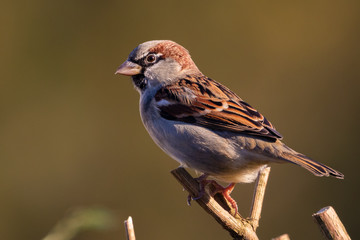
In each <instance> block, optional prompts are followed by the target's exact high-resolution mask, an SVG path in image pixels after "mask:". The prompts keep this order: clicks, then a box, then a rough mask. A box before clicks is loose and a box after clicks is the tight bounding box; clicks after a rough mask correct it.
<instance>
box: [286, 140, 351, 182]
mask: <svg viewBox="0 0 360 240" xmlns="http://www.w3.org/2000/svg"><path fill="white" fill-rule="evenodd" d="M287 148H288V147H287ZM288 149H289V151H286V152H284V153H283V155H282V158H283V159H284V160H286V161H288V162H291V163H293V164H296V165H299V166H301V167H303V168H305V169H307V170H308V171H310V172H312V173H313V174H314V175H315V176H319V177H322V176H326V177H328V176H332V177H336V178H339V179H344V174H342V173H341V172H339V171H337V170H335V169H332V168H331V167H328V166H326V165H325V164H322V163H319V162H317V161H314V160H312V159H311V158H308V157H307V156H305V155H304V154H301V153H298V152H296V151H294V150H292V149H290V148H288Z"/></svg>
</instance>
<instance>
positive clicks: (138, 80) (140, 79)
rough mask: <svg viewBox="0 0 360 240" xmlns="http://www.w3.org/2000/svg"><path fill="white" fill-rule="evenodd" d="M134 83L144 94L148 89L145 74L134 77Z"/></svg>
mask: <svg viewBox="0 0 360 240" xmlns="http://www.w3.org/2000/svg"><path fill="white" fill-rule="evenodd" d="M132 80H133V83H134V85H135V87H136V88H138V89H139V90H140V91H141V92H143V91H144V90H145V89H146V87H147V80H146V78H145V76H144V74H138V75H134V76H132Z"/></svg>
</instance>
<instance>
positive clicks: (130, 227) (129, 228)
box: [124, 217, 136, 240]
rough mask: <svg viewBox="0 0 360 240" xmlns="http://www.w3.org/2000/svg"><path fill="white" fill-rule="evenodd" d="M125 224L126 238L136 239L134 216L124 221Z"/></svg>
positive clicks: (128, 239)
mask: <svg viewBox="0 0 360 240" xmlns="http://www.w3.org/2000/svg"><path fill="white" fill-rule="evenodd" d="M124 224H125V233H126V239H127V240H135V239H136V238H135V230H134V224H133V221H132V217H128V219H127V220H125V222H124Z"/></svg>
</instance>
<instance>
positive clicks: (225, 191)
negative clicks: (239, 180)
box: [212, 181, 238, 215]
mask: <svg viewBox="0 0 360 240" xmlns="http://www.w3.org/2000/svg"><path fill="white" fill-rule="evenodd" d="M212 184H213V185H214V187H215V191H213V192H212V194H213V196H214V195H215V194H217V193H222V195H223V196H224V198H225V199H226V200H227V201H228V202H229V203H230V205H231V207H232V208H233V209H235V215H236V213H237V212H238V206H237V204H236V201H235V200H234V199H233V198H232V197H231V196H230V193H231V192H232V191H233V190H234V188H235V183H230V184H229V185H228V186H227V187H223V186H221V185H220V184H218V183H217V182H215V181H214V182H213V183H212Z"/></svg>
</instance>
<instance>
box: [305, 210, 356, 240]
mask: <svg viewBox="0 0 360 240" xmlns="http://www.w3.org/2000/svg"><path fill="white" fill-rule="evenodd" d="M312 216H313V218H314V219H315V221H316V223H317V224H318V225H319V226H320V229H321V231H322V233H323V234H324V236H325V237H326V239H329V240H340V239H341V240H350V239H351V238H350V236H349V234H348V233H347V232H346V229H345V227H344V225H343V224H342V222H341V220H340V218H339V217H338V215H337V214H336V212H335V209H334V208H333V207H331V206H329V207H324V208H322V209H321V210H319V211H318V212H317V213H314V214H313V215H312Z"/></svg>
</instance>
